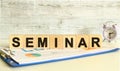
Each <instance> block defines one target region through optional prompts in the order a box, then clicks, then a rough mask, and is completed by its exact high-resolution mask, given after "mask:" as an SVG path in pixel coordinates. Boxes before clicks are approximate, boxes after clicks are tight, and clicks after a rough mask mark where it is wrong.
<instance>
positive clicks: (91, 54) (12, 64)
mask: <svg viewBox="0 0 120 71" xmlns="http://www.w3.org/2000/svg"><path fill="white" fill-rule="evenodd" d="M118 50H120V48H115V49H111V50H107V51H101V52H97V53H90V54H83V55H78V56H72V57H66V58H60V59H53V60H48V61H42V62H35V63H28V64H18V63H16V62H15V61H14V60H13V59H10V58H9V59H5V58H4V57H2V56H0V57H1V59H2V60H3V61H4V62H6V63H7V64H8V65H9V66H11V67H22V66H29V65H36V64H45V63H51V62H57V61H65V60H70V59H76V58H83V57H88V56H94V55H100V54H105V53H111V52H115V51H118Z"/></svg>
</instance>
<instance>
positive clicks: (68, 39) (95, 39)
mask: <svg viewBox="0 0 120 71" xmlns="http://www.w3.org/2000/svg"><path fill="white" fill-rule="evenodd" d="M101 43H102V38H101V35H97V34H91V35H82V34H81V35H79V34H76V35H11V36H10V47H11V48H51V49H52V48H98V47H101Z"/></svg>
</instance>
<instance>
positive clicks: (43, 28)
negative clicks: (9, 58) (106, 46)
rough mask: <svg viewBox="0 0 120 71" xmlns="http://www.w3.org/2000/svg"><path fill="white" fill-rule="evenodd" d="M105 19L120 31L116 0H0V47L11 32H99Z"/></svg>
mask: <svg viewBox="0 0 120 71" xmlns="http://www.w3.org/2000/svg"><path fill="white" fill-rule="evenodd" d="M106 21H114V22H115V23H116V24H117V30H120V28H119V27H120V1H119V0H110V1H109V0H98V1H94V0H91V1H88V0H86V1H85V0H60V1H58V0H19V1H18V0H0V46H8V37H9V35H10V34H102V31H103V29H102V26H103V24H104V23H105V22H106ZM119 38H120V32H118V36H117V38H116V41H117V40H118V39H119Z"/></svg>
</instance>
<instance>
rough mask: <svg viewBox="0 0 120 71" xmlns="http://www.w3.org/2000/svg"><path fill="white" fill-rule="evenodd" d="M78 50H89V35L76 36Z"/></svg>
mask: <svg viewBox="0 0 120 71" xmlns="http://www.w3.org/2000/svg"><path fill="white" fill-rule="evenodd" d="M75 45H76V46H75V47H76V48H82V49H87V48H88V47H89V46H90V42H89V35H76V44H75Z"/></svg>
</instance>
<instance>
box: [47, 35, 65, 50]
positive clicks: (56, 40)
mask: <svg viewBox="0 0 120 71" xmlns="http://www.w3.org/2000/svg"><path fill="white" fill-rule="evenodd" d="M49 47H50V48H51V49H53V48H58V49H62V48H63V35H50V37H49Z"/></svg>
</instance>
